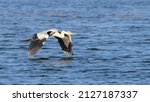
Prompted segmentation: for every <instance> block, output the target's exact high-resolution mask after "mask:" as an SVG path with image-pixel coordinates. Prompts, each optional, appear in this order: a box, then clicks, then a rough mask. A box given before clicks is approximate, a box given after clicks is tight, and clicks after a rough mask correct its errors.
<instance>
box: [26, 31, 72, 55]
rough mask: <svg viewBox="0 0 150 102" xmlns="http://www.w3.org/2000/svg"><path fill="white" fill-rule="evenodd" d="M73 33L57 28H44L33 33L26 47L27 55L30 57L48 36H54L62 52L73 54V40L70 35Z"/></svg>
mask: <svg viewBox="0 0 150 102" xmlns="http://www.w3.org/2000/svg"><path fill="white" fill-rule="evenodd" d="M72 35H73V33H72V32H70V31H58V30H57V29H50V30H45V31H42V32H39V33H36V34H34V35H33V37H32V38H31V39H30V41H31V43H30V45H29V47H28V56H29V57H32V56H34V55H35V54H37V52H38V51H39V50H40V49H41V48H42V46H43V45H44V43H45V41H46V40H47V39H48V38H49V37H51V36H52V37H55V38H56V39H57V40H58V42H59V45H60V47H61V49H62V50H63V52H64V53H68V54H73V50H72V46H73V42H72V39H71V36H72Z"/></svg>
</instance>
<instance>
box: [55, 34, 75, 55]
mask: <svg viewBox="0 0 150 102" xmlns="http://www.w3.org/2000/svg"><path fill="white" fill-rule="evenodd" d="M55 38H57V39H58V42H59V45H60V46H61V48H62V50H63V51H64V53H69V54H73V50H72V46H73V43H72V41H71V36H67V35H66V36H65V37H64V38H59V37H55Z"/></svg>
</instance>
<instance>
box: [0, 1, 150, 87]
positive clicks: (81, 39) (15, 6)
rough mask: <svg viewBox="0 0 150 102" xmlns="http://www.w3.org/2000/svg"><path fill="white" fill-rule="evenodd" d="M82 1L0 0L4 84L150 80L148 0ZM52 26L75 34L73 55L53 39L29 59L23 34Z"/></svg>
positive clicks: (0, 67)
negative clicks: (62, 49)
mask: <svg viewBox="0 0 150 102" xmlns="http://www.w3.org/2000/svg"><path fill="white" fill-rule="evenodd" d="M81 1H82V0H74V1H73V0H68V2H66V4H65V5H64V0H59V1H57V2H55V1H50V0H38V4H37V2H33V1H31V0H25V1H20V0H13V3H12V0H1V1H0V10H1V11H0V21H1V25H0V28H1V29H0V32H1V34H0V78H1V80H0V84H150V53H149V50H150V47H149V44H150V39H149V38H150V35H149V33H150V31H149V29H150V24H149V21H150V19H149V17H150V12H147V11H148V10H149V9H150V7H149V5H150V2H149V1H148V0H132V1H129V0H126V1H110V0H106V1H104V0H87V1H84V2H82V3H81ZM8 5H9V6H8ZM58 5H59V6H58ZM54 8H55V9H54ZM87 11H88V12H87ZM50 28H58V29H60V30H68V31H72V32H75V33H76V35H74V36H73V38H72V39H73V42H74V46H73V49H74V55H72V56H67V55H65V54H63V53H62V51H61V48H60V46H59V44H58V42H57V39H55V38H50V39H48V40H47V41H46V43H45V45H44V46H43V48H42V49H41V51H40V53H38V54H37V55H36V56H34V57H33V58H28V56H27V49H28V46H29V43H28V42H25V41H24V38H31V37H32V35H33V34H35V33H37V32H39V31H42V30H46V29H50Z"/></svg>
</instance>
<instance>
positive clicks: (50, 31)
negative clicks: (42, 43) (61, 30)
mask: <svg viewBox="0 0 150 102" xmlns="http://www.w3.org/2000/svg"><path fill="white" fill-rule="evenodd" d="M55 33H58V30H57V29H51V30H48V31H47V34H48V35H49V36H54V34H55Z"/></svg>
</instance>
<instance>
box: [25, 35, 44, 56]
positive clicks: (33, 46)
mask: <svg viewBox="0 0 150 102" xmlns="http://www.w3.org/2000/svg"><path fill="white" fill-rule="evenodd" d="M45 41H46V38H45V39H43V40H40V39H38V38H37V35H36V34H35V35H34V36H33V37H32V40H31V43H30V45H29V48H28V55H29V56H34V55H35V54H36V53H37V52H38V51H39V50H40V49H41V48H42V46H43V42H45Z"/></svg>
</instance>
